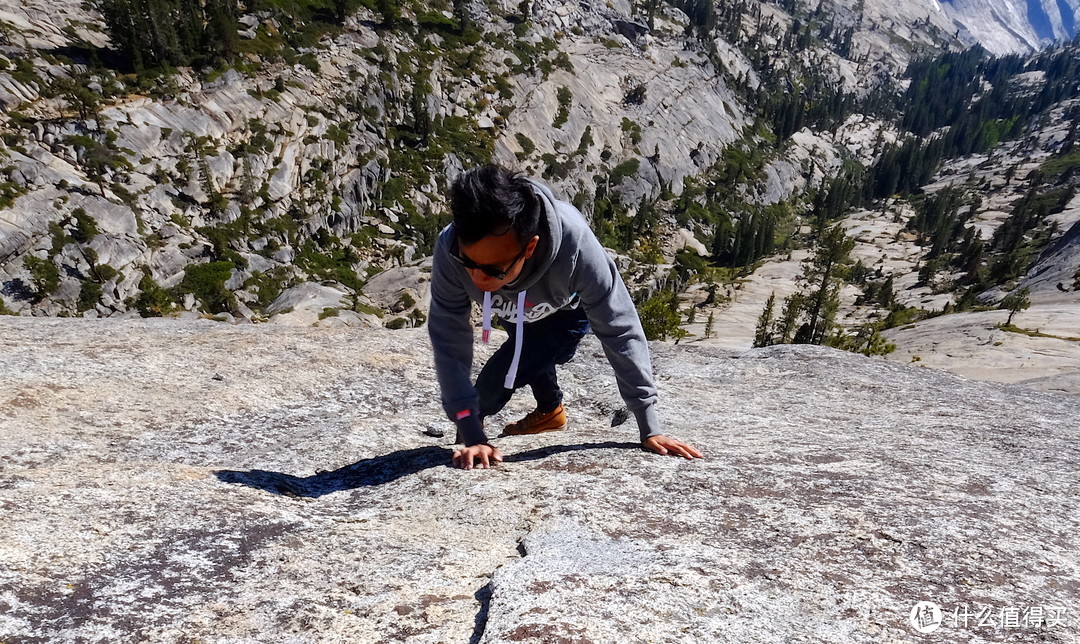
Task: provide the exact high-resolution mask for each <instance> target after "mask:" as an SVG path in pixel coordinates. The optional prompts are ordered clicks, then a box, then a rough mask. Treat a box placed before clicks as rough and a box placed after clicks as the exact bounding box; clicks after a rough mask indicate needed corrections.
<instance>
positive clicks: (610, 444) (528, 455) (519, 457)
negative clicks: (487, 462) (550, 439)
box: [503, 441, 641, 463]
mask: <svg viewBox="0 0 1080 644" xmlns="http://www.w3.org/2000/svg"><path fill="white" fill-rule="evenodd" d="M587 449H641V443H617V442H615V441H606V442H604V443H582V444H580V445H548V446H547V447H538V448H536V449H530V450H528V451H525V452H518V453H517V454H508V455H507V456H506V457H505V458H503V461H504V462H506V463H520V462H522V461H535V460H537V459H540V458H547V457H548V456H553V455H555V454H561V453H562V452H580V451H582V450H587Z"/></svg>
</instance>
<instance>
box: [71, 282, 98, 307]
mask: <svg viewBox="0 0 1080 644" xmlns="http://www.w3.org/2000/svg"><path fill="white" fill-rule="evenodd" d="M100 301H101V284H98V283H97V282H90V281H87V282H83V283H82V285H81V286H80V287H79V302H78V304H77V307H76V308H78V310H79V312H83V311H89V310H90V309H92V308H94V307H95V306H97V304H98V302H100Z"/></svg>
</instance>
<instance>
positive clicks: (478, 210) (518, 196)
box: [450, 164, 541, 248]
mask: <svg viewBox="0 0 1080 644" xmlns="http://www.w3.org/2000/svg"><path fill="white" fill-rule="evenodd" d="M450 210H451V212H452V213H453V216H454V229H455V230H456V231H457V235H458V238H459V239H460V240H461V243H463V244H466V245H468V244H474V243H476V242H478V241H480V240H481V239H483V238H484V237H487V236H489V235H505V234H506V233H508V232H510V230H513V231H514V232H515V233H516V236H517V239H518V242H519V243H520V244H521V246H522V247H523V248H524V247H525V245H526V244H528V243H529V241H530V240H531V239H532V238H533V236H534V235H536V233H537V231H538V230H539V228H540V212H541V205H540V198H539V197H538V196H537V195H536V193H535V192H534V191H533V186H532V184H531V183H529V180H528V179H526V178H525V175H523V174H522V173H520V172H517V171H512V170H507V169H506V168H503V167H502V166H498V165H494V164H489V165H483V166H480V167H477V168H473V169H472V170H469V171H468V172H465V173H463V174H462V175H461V176H459V177H458V178H457V179H456V180H455V181H454V184H453V185H452V186H451V187H450Z"/></svg>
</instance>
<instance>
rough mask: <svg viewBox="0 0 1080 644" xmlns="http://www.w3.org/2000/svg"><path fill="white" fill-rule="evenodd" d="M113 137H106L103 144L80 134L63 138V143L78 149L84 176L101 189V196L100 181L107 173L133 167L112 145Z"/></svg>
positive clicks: (102, 187) (103, 191)
mask: <svg viewBox="0 0 1080 644" xmlns="http://www.w3.org/2000/svg"><path fill="white" fill-rule="evenodd" d="M110 134H112V133H110ZM115 136H116V135H115V134H112V137H109V136H106V138H105V142H104V143H102V142H101V141H98V140H97V139H95V138H92V137H89V136H84V135H81V134H79V135H73V136H66V137H64V142H65V143H67V144H69V145H73V146H75V147H76V148H78V149H80V151H81V155H80V156H81V159H82V166H83V168H85V169H86V174H87V175H88V176H89V177H90V178H91V179H92V180H93V181H94V182H96V183H97V184H98V186H99V187H100V188H101V194H102V196H104V194H105V187H104V186H103V185H102V181H103V179H104V178H105V175H106V173H107V171H109V170H130V169H132V168H133V167H134V166H132V165H131V162H130V161H128V160H127V159H126V158H125V157H124V155H123V153H122V152H121V151H120V150H118V149H117V148H116V145H115V144H114V143H113V139H114V138H115Z"/></svg>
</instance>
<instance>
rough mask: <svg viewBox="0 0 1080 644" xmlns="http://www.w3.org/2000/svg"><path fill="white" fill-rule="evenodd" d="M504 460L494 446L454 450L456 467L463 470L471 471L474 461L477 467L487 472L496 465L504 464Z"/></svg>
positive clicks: (476, 446)
mask: <svg viewBox="0 0 1080 644" xmlns="http://www.w3.org/2000/svg"><path fill="white" fill-rule="evenodd" d="M502 460H503V455H502V452H500V451H499V449H498V448H497V447H495V446H494V445H489V444H487V443H480V444H479V445H473V446H472V447H463V448H461V449H458V450H454V467H460V468H461V469H463V470H471V469H472V468H473V462H474V461H475V462H476V465H477V467H482V468H484V469H485V470H486V469H487V468H489V467H494V465H495V463H502Z"/></svg>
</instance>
